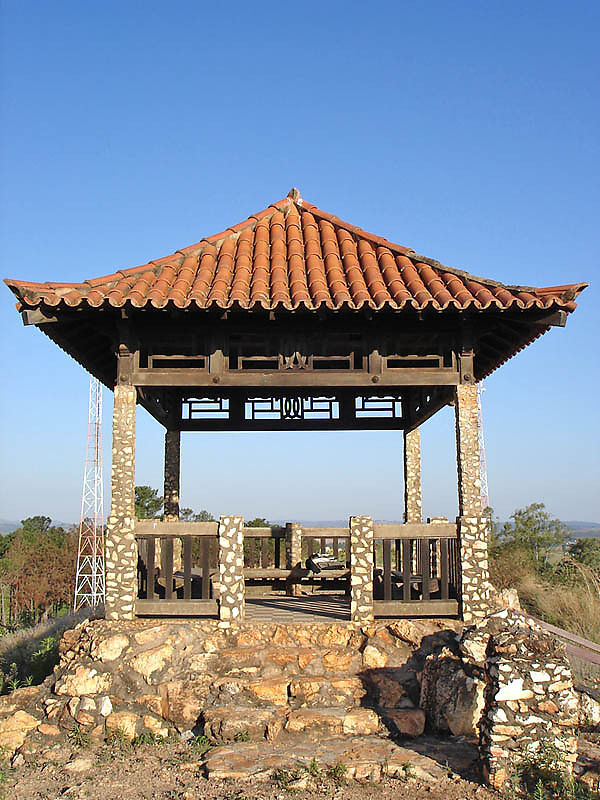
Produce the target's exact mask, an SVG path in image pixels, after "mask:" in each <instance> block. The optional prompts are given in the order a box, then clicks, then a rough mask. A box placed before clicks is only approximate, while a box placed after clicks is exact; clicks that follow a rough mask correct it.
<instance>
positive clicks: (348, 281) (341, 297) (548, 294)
mask: <svg viewBox="0 0 600 800" xmlns="http://www.w3.org/2000/svg"><path fill="white" fill-rule="evenodd" d="M5 283H6V284H7V285H8V286H9V287H10V289H11V290H12V291H13V292H14V294H15V295H16V296H17V298H18V300H19V304H18V308H19V309H20V310H26V309H28V308H29V309H30V308H34V307H39V306H50V307H55V308H56V307H58V308H61V307H62V308H74V307H81V306H88V307H93V308H98V307H107V306H108V307H116V308H120V307H124V306H130V307H135V308H148V309H162V308H169V307H175V308H190V307H191V308H193V307H197V308H199V309H209V308H215V309H240V310H244V309H252V308H255V307H256V308H263V309H265V310H290V311H293V310H296V309H306V310H310V311H312V310H317V309H319V308H321V307H325V308H327V309H331V310H344V309H347V310H358V309H360V308H363V307H367V308H370V309H372V310H375V311H379V310H382V309H386V310H390V311H394V310H398V311H400V310H402V309H404V308H412V309H416V310H424V309H430V310H434V311H444V310H446V309H452V310H466V309H473V310H486V309H503V310H506V309H515V310H519V309H534V308H537V309H547V310H549V311H554V310H564V311H568V312H570V311H573V310H574V308H575V307H576V304H575V302H574V301H575V298H576V297H577V295H578V294H579V293H580V292H581V291H583V289H584V288H585V287H586V286H587V283H575V284H569V285H565V286H553V287H547V288H535V287H530V286H511V285H506V284H503V283H500V282H498V281H494V280H490V279H488V278H481V277H476V276H474V275H470V274H469V273H467V272H463V271H462V270H458V269H453V268H451V267H447V266H444V265H443V264H440V263H439V262H438V261H434V260H433V259H431V258H426V257H425V256H421V255H418V254H417V253H415V251H414V250H411V249H410V248H407V247H402V246H400V245H397V244H394V243H393V242H390V241H388V240H387V239H384V238H382V237H381V236H375V235H373V234H371V233H367V232H366V231H363V230H362V229H361V228H358V227H356V226H354V225H350V224H349V223H347V222H343V221H342V220H341V219H338V217H336V216H334V215H332V214H329V213H327V212H325V211H321V210H320V209H319V208H317V207H316V206H314V205H312V204H311V203H308V202H306V201H305V200H303V199H302V198H301V197H300V195H299V193H298V191H297V190H296V189H292V191H291V192H290V193H289V195H288V196H287V197H285V198H284V199H283V200H279V201H278V202H276V203H273V204H272V205H270V206H269V207H268V208H266V209H265V210H264V211H259V212H258V213H256V214H252V215H251V216H250V217H249V218H248V219H247V220H246V221H245V222H241V223H239V224H237V225H233V226H232V227H230V228H227V230H225V231H222V232H221V233H217V234H215V235H213V236H208V237H206V238H204V239H202V240H201V241H200V242H198V243H197V244H194V245H191V246H190V247H185V248H183V249H181V250H177V251H176V252H175V253H173V254H172V255H170V256H166V257H163V258H158V259H156V260H153V261H150V262H148V263H147V264H144V265H142V266H138V267H133V268H131V269H122V270H118V271H117V272H115V273H112V274H111V275H105V276H103V277H100V278H92V279H90V280H85V281H82V282H81V283H55V282H51V281H49V282H46V283H33V282H30V281H18V280H10V279H6V280H5Z"/></svg>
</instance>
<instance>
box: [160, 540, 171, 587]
mask: <svg viewBox="0 0 600 800" xmlns="http://www.w3.org/2000/svg"><path fill="white" fill-rule="evenodd" d="M161 544H162V550H163V553H164V565H165V600H172V599H173V539H172V538H171V537H169V538H166V539H162V542H161Z"/></svg>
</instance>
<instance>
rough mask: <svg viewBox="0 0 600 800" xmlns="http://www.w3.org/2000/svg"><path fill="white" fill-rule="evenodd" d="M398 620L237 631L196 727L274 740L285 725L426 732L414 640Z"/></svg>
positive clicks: (228, 736) (326, 731)
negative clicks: (405, 634) (250, 632)
mask: <svg viewBox="0 0 600 800" xmlns="http://www.w3.org/2000/svg"><path fill="white" fill-rule="evenodd" d="M394 625H395V624H394V623H392V624H390V625H384V624H379V625H374V626H372V627H371V628H368V629H363V630H361V631H356V630H352V629H351V628H349V627H348V626H341V625H327V626H314V625H313V626H287V627H286V628H285V630H283V629H281V628H280V629H277V628H276V629H275V632H273V630H272V629H270V630H269V628H268V627H267V626H265V628H266V630H256V629H255V634H256V636H254V637H252V638H253V641H249V642H247V641H246V639H245V637H244V636H243V635H242V636H241V637H240V636H237V637H236V636H235V634H234V638H235V639H236V642H235V643H236V645H237V646H236V647H226V648H224V649H222V650H220V651H219V653H218V666H217V664H216V663H215V666H216V667H217V669H218V673H219V675H218V676H215V678H214V680H213V682H212V684H211V686H210V689H209V691H208V692H207V694H206V696H205V698H204V702H203V708H202V710H201V711H200V714H199V720H198V730H201V731H202V732H203V733H204V734H205V735H207V736H209V737H210V738H213V739H217V740H219V741H235V740H236V739H237V740H238V741H239V740H241V739H243V738H246V737H249V738H251V739H263V738H265V739H267V740H268V741H273V740H274V739H275V738H277V737H278V736H279V735H280V734H282V733H289V734H298V733H306V734H311V735H314V736H322V735H326V736H341V735H351V736H354V735H372V734H376V733H380V732H384V731H390V732H392V733H394V734H399V735H403V736H419V735H421V734H422V733H423V729H424V726H425V714H424V712H423V711H422V710H421V709H420V708H418V707H417V704H418V685H417V682H416V678H415V673H416V670H417V669H418V667H419V663H418V662H419V661H420V659H415V644H416V642H408V641H406V637H405V638H402V636H403V634H402V631H403V630H406V628H404V629H402V627H401V626H400V627H398V625H399V624H396V626H397V627H394ZM265 636H266V637H269V638H270V637H273V638H274V639H276V640H277V641H273V639H271V641H268V639H267V641H265ZM240 638H241V642H240ZM255 639H258V641H256V640H255ZM418 643H419V644H421V642H418ZM424 657H425V655H423V656H422V658H423V659H424Z"/></svg>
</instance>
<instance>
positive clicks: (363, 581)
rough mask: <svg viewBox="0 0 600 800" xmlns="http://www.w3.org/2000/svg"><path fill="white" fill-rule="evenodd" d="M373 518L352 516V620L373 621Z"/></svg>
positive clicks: (358, 621)
mask: <svg viewBox="0 0 600 800" xmlns="http://www.w3.org/2000/svg"><path fill="white" fill-rule="evenodd" d="M373 533H374V530H373V520H372V519H371V517H350V590H351V593H350V620H351V621H352V622H355V623H357V624H360V625H363V624H366V623H369V622H373V618H374V616H373Z"/></svg>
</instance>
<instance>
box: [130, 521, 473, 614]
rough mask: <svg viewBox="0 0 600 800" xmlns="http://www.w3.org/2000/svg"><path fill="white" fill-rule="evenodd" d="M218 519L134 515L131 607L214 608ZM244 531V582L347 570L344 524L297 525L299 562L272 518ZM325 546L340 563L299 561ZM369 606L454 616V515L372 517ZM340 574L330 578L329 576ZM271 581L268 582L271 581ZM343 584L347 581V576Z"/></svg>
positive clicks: (139, 610) (325, 577)
mask: <svg viewBox="0 0 600 800" xmlns="http://www.w3.org/2000/svg"><path fill="white" fill-rule="evenodd" d="M218 527H219V523H217V522H177V521H175V522H162V521H160V520H138V521H137V522H136V527H135V538H136V542H137V546H138V598H137V600H136V604H135V611H136V614H138V615H148V616H160V615H171V616H205V615H211V616H212V615H215V614H217V613H218V590H217V586H218V576H219V542H218ZM243 532H244V576H245V578H246V581H247V586H248V587H249V586H250V584H249V583H248V581H249V582H250V583H251V584H252V586H254V588H255V591H256V587H257V586H258V587H260V586H261V585H262V586H263V587H265V588H266V586H267V585H269V584H270V585H271V586H279V588H281V586H283V585H284V584H282V583H280V582H281V581H283V582H286V583H285V585H286V588H289V585H288V584H290V582H291V583H292V584H293V583H298V582H301V581H303V580H306V579H308V580H309V581H314V580H315V579H316V580H317V581H319V580H321V581H323V582H324V583H325V584H326V585H327V586H329V587H332V586H333V587H335V586H338V588H339V586H340V585H341V586H342V588H343V585H344V584H343V582H344V581H345V580H347V579H349V577H350V531H349V529H348V528H302V529H300V531H299V532H300V535H301V542H302V546H301V555H302V558H301V562H302V563H301V564H300V565H297V564H296V565H291V564H287V563H286V556H285V542H286V535H288V534H290V533H291V530H290V529H288V531H287V533H286V529H285V528H281V527H279V526H274V527H273V528H271V527H265V528H252V527H245V528H244V529H243ZM319 552H320V553H325V552H326V553H330V554H332V555H333V556H334V557H335V558H336V559H337V560H338V561H340V563H341V564H344V567H345V568H343V569H340V570H339V571H337V570H336V571H332V572H331V573H329V574H328V571H324V572H323V573H322V574H319V575H318V576H315V575H314V574H313V573H311V572H310V570H308V569H306V567H305V564H306V560H307V559H308V558H310V556H311V555H313V554H314V553H319ZM373 558H374V571H373V596H374V603H373V605H374V613H375V615H376V616H379V617H420V616H436V617H440V616H456V615H458V613H459V599H460V594H459V584H460V561H459V552H458V539H457V526H456V524H454V523H443V522H442V523H428V524H421V523H407V524H375V526H374V542H373ZM340 580H341V581H342V584H340V585H337V584H334V583H331V581H340ZM273 581H275V584H273ZM348 588H349V584H348Z"/></svg>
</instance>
